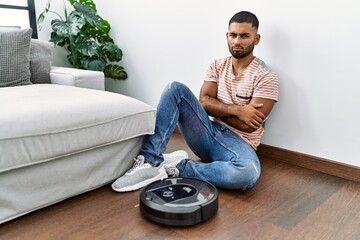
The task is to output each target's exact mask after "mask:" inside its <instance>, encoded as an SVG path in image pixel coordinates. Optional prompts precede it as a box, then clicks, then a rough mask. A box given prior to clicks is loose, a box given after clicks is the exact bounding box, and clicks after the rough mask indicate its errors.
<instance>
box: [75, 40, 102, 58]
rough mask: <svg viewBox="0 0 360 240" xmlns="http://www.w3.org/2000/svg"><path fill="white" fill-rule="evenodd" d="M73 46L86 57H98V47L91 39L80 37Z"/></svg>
mask: <svg viewBox="0 0 360 240" xmlns="http://www.w3.org/2000/svg"><path fill="white" fill-rule="evenodd" d="M75 45H76V48H77V50H78V51H79V52H80V53H81V54H83V55H85V56H88V57H92V56H95V55H98V49H99V45H98V43H97V42H96V41H95V39H93V38H89V37H87V36H80V37H78V38H76V40H75Z"/></svg>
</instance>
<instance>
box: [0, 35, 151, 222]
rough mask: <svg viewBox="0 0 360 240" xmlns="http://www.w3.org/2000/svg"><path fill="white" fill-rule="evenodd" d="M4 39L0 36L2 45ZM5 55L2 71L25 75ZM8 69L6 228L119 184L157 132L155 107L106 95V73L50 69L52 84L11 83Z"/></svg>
mask: <svg viewBox="0 0 360 240" xmlns="http://www.w3.org/2000/svg"><path fill="white" fill-rule="evenodd" d="M10 35H11V34H10ZM4 36H5V35H4V34H2V33H1V32H0V48H1V46H3V43H4ZM6 37H7V35H6V36H5V38H6ZM29 41H30V46H29V47H31V44H32V41H34V40H29ZM12 44H16V43H12ZM1 50H4V48H3V49H0V67H1V68H3V69H5V68H6V70H7V71H8V72H12V73H13V72H14V71H15V70H14V69H16V71H21V70H19V69H17V68H16V67H15V68H12V66H9V65H8V63H4V59H5V58H6V56H4V54H2V53H1ZM12 54H14V53H12ZM28 54H29V56H28V59H27V60H26V61H30V62H31V60H30V59H31V56H30V55H31V54H33V53H31V51H29V53H28ZM13 57H15V56H13ZM26 61H25V62H26ZM9 68H12V69H10V70H9ZM45 68H46V67H41V69H45ZM30 70H31V67H30ZM16 71H15V72H16ZM3 72H6V71H1V73H0V85H1V84H2V85H6V86H2V87H0V223H3V222H6V221H9V220H11V219H14V218H16V217H19V216H21V215H24V214H26V213H29V212H31V211H34V210H37V209H39V208H43V207H46V206H48V205H50V204H54V203H56V202H59V201H62V200H64V199H67V198H69V197H72V196H75V195H77V194H80V193H84V192H87V191H90V190H92V189H95V188H98V187H100V186H103V185H105V184H107V183H110V182H112V181H113V180H115V179H116V178H117V177H119V176H121V175H122V174H124V172H125V171H126V170H127V169H129V168H130V167H131V165H132V163H133V160H132V159H133V158H134V157H135V156H136V155H137V153H138V151H139V149H140V147H141V145H142V141H143V138H144V136H145V135H146V134H152V133H153V131H154V125H155V109H154V108H153V107H151V106H149V105H147V104H145V103H143V102H141V101H139V100H136V99H134V98H131V97H128V96H124V95H121V94H116V93H111V92H107V91H104V75H103V73H102V72H94V71H86V70H78V69H71V68H55V67H50V69H49V70H48V73H47V74H45V75H48V77H49V79H50V80H49V81H50V82H48V83H36V82H35V83H33V82H31V81H30V82H28V81H26V82H25V84H23V83H20V84H19V81H17V78H14V79H15V81H14V79H13V80H11V77H10V80H11V81H12V82H13V83H14V82H15V84H13V85H11V84H10V85H11V86H8V84H9V83H8V82H6V81H7V79H9V77H8V76H4V74H3ZM16 73H17V72H16ZM30 74H31V77H36V72H31V71H30ZM10 75H11V74H10ZM33 75H34V76H33ZM31 77H30V78H31ZM20 78H21V76H20Z"/></svg>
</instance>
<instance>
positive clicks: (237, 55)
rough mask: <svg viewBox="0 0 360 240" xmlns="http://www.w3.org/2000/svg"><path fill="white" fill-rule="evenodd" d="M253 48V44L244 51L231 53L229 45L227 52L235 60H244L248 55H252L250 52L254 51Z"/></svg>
mask: <svg viewBox="0 0 360 240" xmlns="http://www.w3.org/2000/svg"><path fill="white" fill-rule="evenodd" d="M254 47H255V43H253V44H251V45H250V46H249V47H247V48H245V49H244V51H241V52H239V51H236V52H235V51H233V50H232V48H231V47H230V45H229V51H230V53H231V55H232V56H233V57H234V58H236V59H240V58H244V57H246V56H248V55H249V54H250V53H252V51H253V50H254Z"/></svg>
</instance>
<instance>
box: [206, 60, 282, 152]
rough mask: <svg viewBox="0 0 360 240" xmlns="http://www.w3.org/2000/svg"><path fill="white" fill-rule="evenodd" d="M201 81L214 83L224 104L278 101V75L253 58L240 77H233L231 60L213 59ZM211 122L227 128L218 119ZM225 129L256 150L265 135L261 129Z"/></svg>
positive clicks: (218, 96)
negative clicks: (252, 130)
mask: <svg viewBox="0 0 360 240" xmlns="http://www.w3.org/2000/svg"><path fill="white" fill-rule="evenodd" d="M204 81H210V82H216V83H217V88H218V89H217V98H218V100H220V101H221V102H223V103H225V104H236V105H241V106H243V105H247V104H249V103H250V101H251V99H252V98H254V97H255V98H266V99H272V100H274V101H277V100H278V95H279V80H278V77H277V75H276V74H275V73H274V72H273V71H271V70H270V68H269V67H268V66H266V64H265V63H264V62H263V61H262V60H260V59H259V58H256V57H255V58H254V60H253V61H252V62H251V63H250V64H249V66H247V68H246V69H245V70H244V71H243V72H242V74H241V75H240V76H235V75H234V73H233V68H232V61H231V57H227V58H223V59H218V60H215V61H214V62H213V63H212V64H211V65H210V66H209V68H208V70H207V72H206V76H205V80H204ZM214 120H215V121H217V122H220V123H222V124H224V125H226V124H225V123H224V122H222V121H221V120H220V119H218V118H214ZM227 127H229V128H230V129H231V130H232V131H234V132H235V133H237V134H238V135H239V136H240V137H242V138H243V139H244V140H245V141H247V142H248V143H249V144H250V145H251V146H252V147H253V148H254V149H255V150H256V148H257V146H259V144H260V140H261V137H262V135H263V134H264V128H263V126H261V127H260V128H259V129H257V130H256V131H254V132H252V133H247V132H243V131H240V130H237V129H235V128H233V127H231V126H228V125H227Z"/></svg>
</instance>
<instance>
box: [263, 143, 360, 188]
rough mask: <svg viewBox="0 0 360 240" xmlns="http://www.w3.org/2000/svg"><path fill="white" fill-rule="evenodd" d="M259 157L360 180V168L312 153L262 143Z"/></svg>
mask: <svg viewBox="0 0 360 240" xmlns="http://www.w3.org/2000/svg"><path fill="white" fill-rule="evenodd" d="M257 153H258V155H259V158H260V159H261V158H266V159H269V160H275V161H281V162H286V163H289V164H293V165H297V166H300V167H304V168H308V169H311V170H315V171H318V172H323V173H327V174H330V175H333V176H337V177H341V178H345V179H348V180H352V181H356V182H360V168H359V167H356V166H351V165H345V164H341V163H338V162H334V161H331V160H327V159H323V158H319V157H314V156H311V155H307V154H303V153H299V152H294V151H290V150H287V149H282V148H277V147H273V146H269V145H266V144H260V146H259V147H258V149H257Z"/></svg>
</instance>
